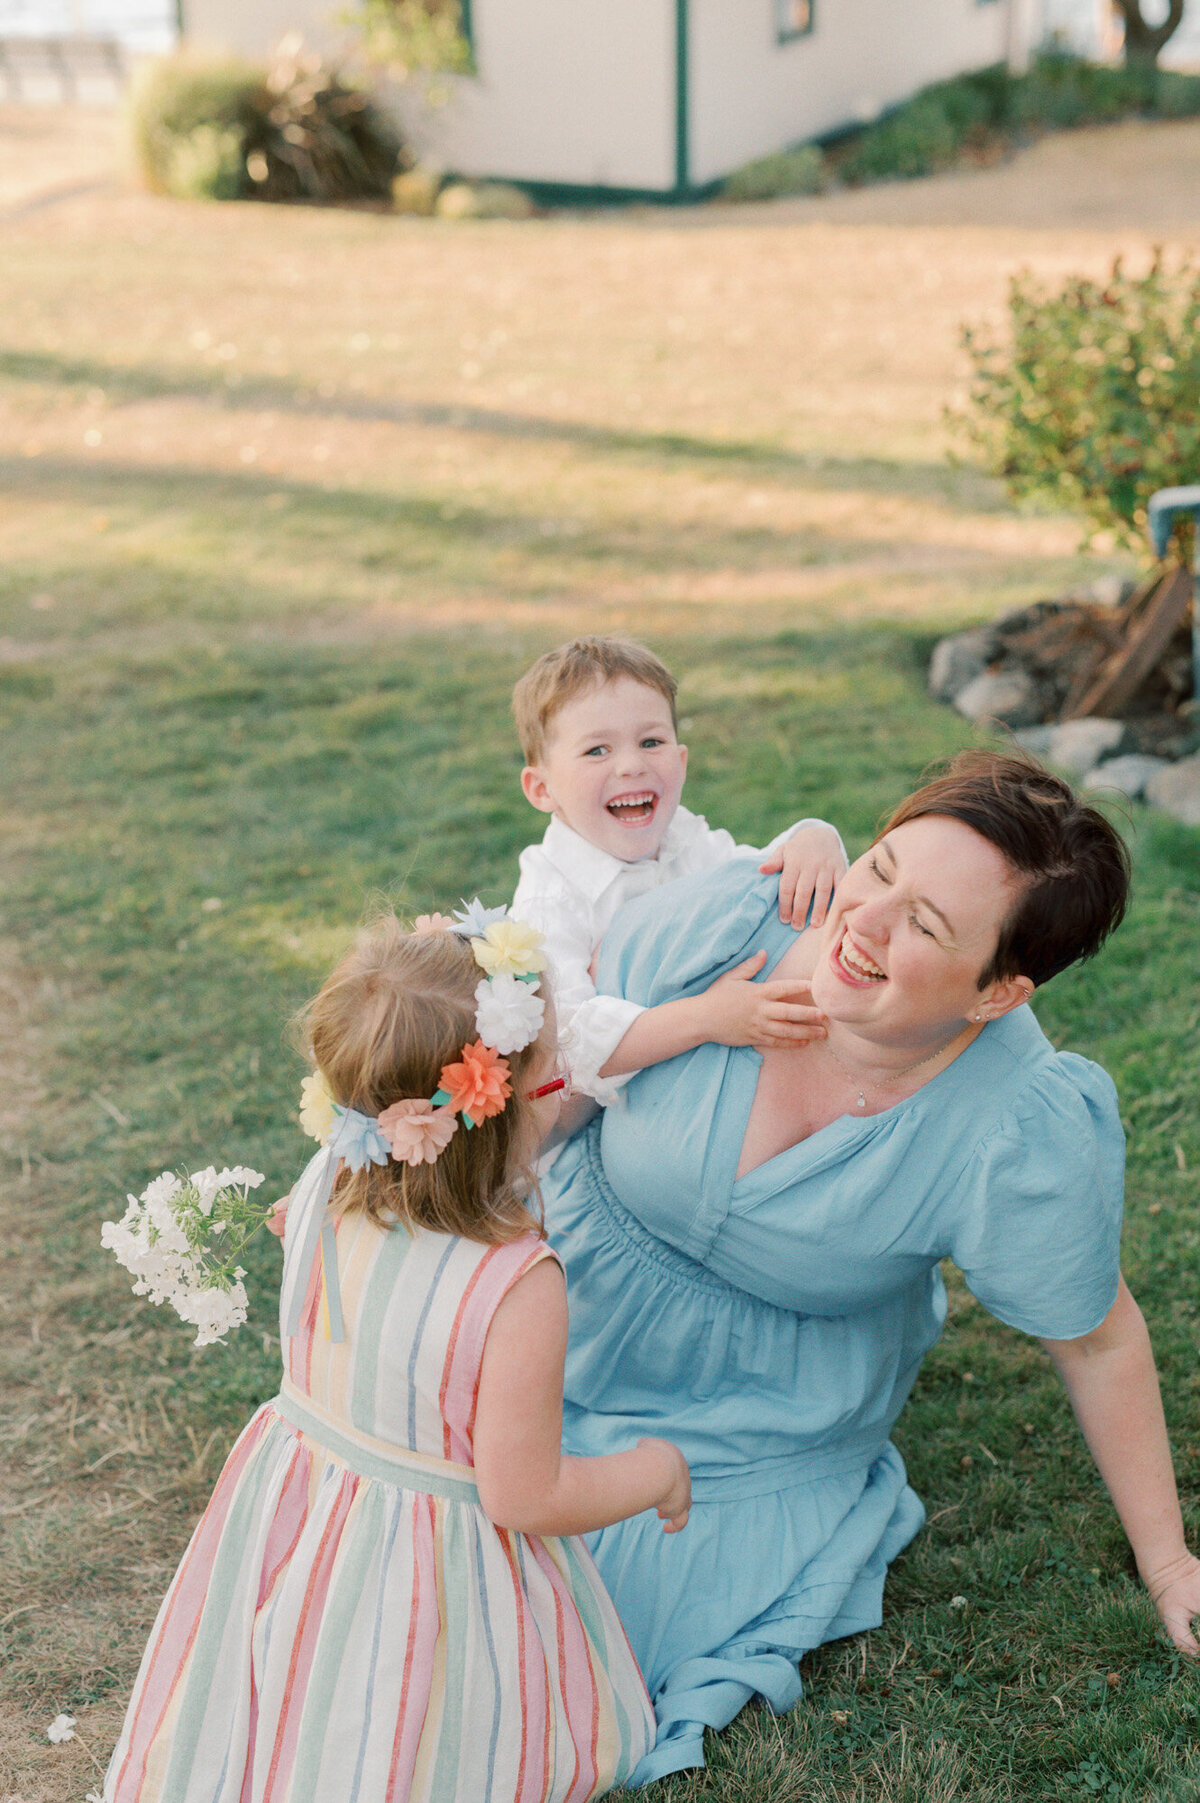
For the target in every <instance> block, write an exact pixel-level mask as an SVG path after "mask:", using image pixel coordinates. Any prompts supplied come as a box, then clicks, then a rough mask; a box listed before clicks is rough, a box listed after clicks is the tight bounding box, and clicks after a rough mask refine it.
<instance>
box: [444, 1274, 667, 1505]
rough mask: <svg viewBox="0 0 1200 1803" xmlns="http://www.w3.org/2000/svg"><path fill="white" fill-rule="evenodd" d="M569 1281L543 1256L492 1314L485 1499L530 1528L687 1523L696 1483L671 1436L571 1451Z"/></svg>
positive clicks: (479, 1473) (482, 1448) (480, 1460)
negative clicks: (604, 1451)
mask: <svg viewBox="0 0 1200 1803" xmlns="http://www.w3.org/2000/svg"><path fill="white" fill-rule="evenodd" d="M566 1351H567V1286H566V1283H565V1281H564V1279H563V1274H562V1271H561V1269H560V1268H559V1266H558V1265H557V1264H555V1262H554V1261H553V1260H552V1259H549V1258H546V1259H543V1260H542V1261H541V1262H540V1263H539V1264H536V1265H534V1267H533V1269H532V1270H531V1271H527V1272H526V1273H525V1275H524V1276H523V1277H520V1278H518V1279H517V1281H516V1283H514V1285H513V1287H512V1289H511V1290H510V1291H509V1292H508V1294H507V1296H505V1298H504V1300H503V1302H502V1303H501V1304H500V1306H499V1308H498V1309H497V1310H496V1312H495V1314H494V1315H493V1316H492V1324H491V1326H490V1327H489V1329H488V1336H487V1341H486V1343H485V1345H484V1349H483V1364H482V1367H481V1369H480V1374H479V1399H478V1402H477V1404H476V1411H475V1432H474V1447H475V1479H476V1482H477V1483H478V1485H479V1500H480V1501H481V1502H482V1504H483V1506H484V1508H485V1509H486V1511H487V1513H488V1514H489V1515H490V1516H491V1518H492V1520H493V1521H494V1522H495V1523H496V1524H497V1526H498V1527H503V1528H515V1529H516V1530H517V1531H518V1532H520V1533H525V1534H586V1533H590V1532H591V1530H592V1529H593V1528H604V1527H608V1526H609V1525H610V1524H611V1523H612V1522H614V1521H624V1520H625V1518H626V1516H628V1515H640V1514H641V1512H642V1510H643V1509H657V1510H658V1513H659V1515H660V1516H662V1518H663V1524H664V1528H665V1531H666V1532H667V1533H668V1534H672V1533H676V1532H678V1530H679V1529H680V1528H682V1527H684V1526H685V1525H686V1523H687V1518H688V1510H689V1509H690V1507H691V1500H692V1487H691V1480H690V1478H689V1476H688V1468H687V1465H686V1463H685V1462H684V1457H683V1454H682V1453H681V1452H680V1450H679V1448H678V1447H677V1446H672V1444H671V1442H670V1441H669V1440H639V1441H638V1444H637V1445H636V1446H635V1447H631V1448H630V1449H629V1451H628V1452H617V1453H610V1454H609V1455H608V1456H607V1457H605V1458H597V1459H574V1458H568V1457H566V1456H565V1455H564V1453H563V1451H562V1398H563V1362H564V1359H565V1357H566Z"/></svg>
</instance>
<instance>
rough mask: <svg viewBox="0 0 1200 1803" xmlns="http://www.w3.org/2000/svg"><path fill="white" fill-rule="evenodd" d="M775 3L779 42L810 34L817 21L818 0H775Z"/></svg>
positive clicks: (776, 30)
mask: <svg viewBox="0 0 1200 1803" xmlns="http://www.w3.org/2000/svg"><path fill="white" fill-rule="evenodd" d="M774 5H775V40H776V42H777V43H780V44H786V43H787V42H788V41H789V40H790V39H791V38H805V37H807V36H808V34H809V32H810V31H811V30H812V28H813V25H814V23H815V17H814V15H815V12H816V0H774Z"/></svg>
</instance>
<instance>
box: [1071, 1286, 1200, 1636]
mask: <svg viewBox="0 0 1200 1803" xmlns="http://www.w3.org/2000/svg"><path fill="white" fill-rule="evenodd" d="M1042 1345H1043V1346H1044V1347H1045V1349H1046V1351H1047V1352H1048V1353H1049V1355H1050V1358H1051V1360H1052V1361H1053V1363H1054V1367H1055V1369H1056V1371H1057V1372H1058V1375H1059V1376H1060V1377H1061V1378H1062V1380H1063V1383H1064V1384H1065V1385H1066V1389H1067V1394H1068V1396H1069V1397H1070V1399H1071V1407H1072V1408H1073V1409H1074V1411H1075V1417H1076V1419H1077V1421H1078V1422H1079V1425H1080V1427H1081V1429H1082V1430H1083V1437H1084V1439H1085V1440H1086V1441H1087V1443H1088V1447H1089V1450H1090V1451H1091V1454H1092V1457H1093V1458H1094V1459H1095V1461H1096V1465H1097V1468H1098V1470H1099V1472H1100V1475H1101V1477H1102V1478H1103V1479H1104V1482H1105V1483H1106V1485H1107V1486H1108V1492H1109V1495H1110V1496H1111V1497H1112V1499H1113V1503H1114V1505H1115V1507H1116V1511H1117V1514H1118V1515H1119V1516H1120V1518H1121V1525H1122V1526H1123V1528H1124V1529H1125V1532H1126V1533H1127V1534H1128V1536H1129V1541H1130V1545H1131V1546H1132V1547H1133V1551H1134V1556H1135V1558H1136V1559H1137V1567H1138V1571H1139V1572H1140V1574H1141V1577H1142V1581H1143V1583H1144V1584H1145V1586H1146V1588H1147V1590H1148V1591H1149V1592H1150V1595H1151V1596H1152V1598H1153V1599H1154V1603H1155V1605H1156V1607H1157V1609H1158V1612H1159V1615H1160V1616H1161V1617H1162V1621H1163V1625H1164V1627H1165V1628H1166V1630H1167V1632H1168V1633H1169V1634H1170V1636H1171V1639H1172V1640H1173V1641H1174V1642H1175V1645H1176V1646H1177V1647H1179V1649H1180V1650H1181V1652H1185V1653H1200V1644H1198V1643H1197V1641H1196V1637H1195V1635H1194V1634H1193V1632H1192V1627H1191V1620H1192V1617H1193V1616H1194V1615H1198V1614H1200V1560H1198V1559H1195V1558H1193V1557H1192V1555H1191V1553H1189V1552H1188V1549H1187V1546H1186V1544H1185V1542H1184V1538H1183V1519H1182V1517H1181V1515H1180V1512H1179V1497H1178V1494H1177V1492H1176V1489H1175V1473H1174V1471H1173V1469H1172V1465H1171V1449H1170V1447H1169V1445H1168V1444H1167V1428H1166V1422H1165V1421H1164V1419H1163V1408H1162V1397H1161V1395H1160V1393H1159V1387H1158V1373H1157V1372H1156V1370H1155V1368H1154V1354H1153V1351H1152V1350H1151V1347H1150V1336H1149V1334H1148V1333H1147V1331H1146V1323H1145V1321H1144V1320H1143V1319H1142V1311H1141V1310H1140V1309H1139V1307H1138V1305H1137V1303H1136V1302H1135V1301H1134V1299H1133V1297H1132V1296H1131V1295H1130V1293H1129V1290H1128V1289H1127V1288H1126V1285H1125V1280H1124V1278H1122V1279H1121V1283H1120V1288H1119V1289H1118V1291H1117V1299H1116V1301H1115V1302H1114V1303H1113V1305H1112V1307H1111V1309H1110V1310H1109V1311H1108V1314H1107V1315H1106V1316H1105V1318H1104V1320H1103V1321H1102V1322H1101V1323H1100V1325H1099V1327H1097V1328H1095V1329H1094V1330H1093V1331H1092V1332H1091V1333H1088V1334H1084V1335H1083V1336H1082V1337H1081V1338H1080V1339H1077V1340H1043V1341H1042Z"/></svg>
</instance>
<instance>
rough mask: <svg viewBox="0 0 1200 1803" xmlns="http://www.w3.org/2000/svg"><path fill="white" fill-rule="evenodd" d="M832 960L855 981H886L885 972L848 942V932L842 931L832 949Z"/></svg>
mask: <svg viewBox="0 0 1200 1803" xmlns="http://www.w3.org/2000/svg"><path fill="white" fill-rule="evenodd" d="M833 961H834V963H835V964H836V965H837V967H838V969H839V970H841V971H842V972H843V973H844V975H846V976H848V977H851V978H852V979H853V980H854V982H856V983H886V982H887V972H886V971H882V970H880V968H879V966H878V964H876V963H875V961H874V959H873V958H868V957H867V954H866V953H865V952H860V951H856V950H855V948H854V946H853V945H851V943H850V935H849V933H847V932H845V931H843V933H842V936H841V938H840V940H839V941H838V943H837V946H836V948H835V950H834V954H833Z"/></svg>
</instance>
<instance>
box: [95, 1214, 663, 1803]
mask: <svg viewBox="0 0 1200 1803" xmlns="http://www.w3.org/2000/svg"><path fill="white" fill-rule="evenodd" d="M337 1240H338V1272H339V1281H340V1285H341V1294H342V1306H343V1309H344V1311H345V1321H346V1339H345V1341H344V1343H342V1344H340V1345H333V1344H331V1343H330V1342H329V1341H328V1340H327V1339H326V1338H325V1335H324V1331H323V1326H322V1306H321V1283H320V1267H319V1261H318V1262H317V1266H316V1268H315V1269H314V1272H313V1274H312V1276H311V1278H310V1280H309V1285H308V1292H307V1295H306V1298H305V1307H304V1315H303V1320H302V1325H301V1330H300V1333H299V1334H298V1335H297V1336H296V1338H295V1339H294V1340H292V1341H291V1342H290V1343H287V1344H286V1345H285V1351H286V1352H287V1372H286V1375H285V1378H284V1382H283V1385H282V1388H281V1391H280V1394H279V1396H278V1397H276V1398H275V1399H274V1400H273V1401H271V1402H268V1403H265V1404H264V1405H263V1407H262V1408H261V1409H260V1410H259V1411H258V1413H257V1414H256V1415H255V1416H254V1418H253V1419H252V1420H251V1422H250V1423H249V1425H248V1426H247V1427H246V1429H245V1430H244V1432H243V1433H242V1435H241V1438H240V1439H239V1440H238V1442H237V1445H236V1446H235V1447H234V1449H233V1451H232V1452H231V1454H230V1456H229V1459H228V1461H227V1463H226V1466H225V1469H224V1471H223V1472H222V1474H221V1477H220V1479H219V1480H218V1483H217V1487H216V1490H215V1492H214V1494H213V1497H212V1500H211V1502H210V1503H209V1506H208V1508H207V1510H206V1511H205V1514H204V1516H203V1517H202V1519H201V1521H200V1524H199V1526H198V1527H197V1529H196V1531H195V1534H194V1535H193V1537H192V1541H191V1544H190V1545H189V1547H188V1549H187V1552H186V1553H185V1554H184V1558H183V1562H182V1564H181V1565H180V1568H179V1571H178V1572H177V1574H176V1576H175V1579H174V1582H173V1583H172V1585H171V1588H170V1590H169V1591H168V1593H167V1595H166V1597H165V1599H164V1601H163V1604H162V1607H161V1609H160V1611H159V1614H158V1619H157V1621H156V1622H155V1625H154V1629H153V1632H152V1634H151V1636H150V1643H149V1645H148V1647H147V1649H146V1652H145V1655H144V1657H143V1660H142V1665H141V1670H140V1671H139V1674H138V1678H137V1683H136V1685H135V1688H134V1693H133V1698H132V1700H131V1702H130V1705H129V1710H128V1713H127V1715H126V1719H125V1725H124V1728H123V1730H122V1734H121V1738H120V1740H119V1742H118V1744H117V1747H116V1751H115V1752H114V1754H113V1757H112V1762H111V1764H110V1766H109V1770H108V1775H107V1778H106V1781H105V1788H104V1792H103V1795H104V1799H105V1803H584V1799H587V1798H591V1797H598V1796H601V1795H602V1794H603V1793H604V1792H605V1791H606V1790H608V1789H610V1788H611V1787H612V1786H613V1785H615V1784H619V1783H621V1782H623V1781H624V1779H625V1778H627V1777H628V1776H629V1774H630V1773H631V1772H632V1770H633V1768H634V1767H635V1766H636V1764H637V1763H638V1761H639V1760H640V1759H641V1758H642V1757H643V1755H644V1754H645V1753H646V1752H647V1751H648V1750H649V1748H650V1747H651V1746H652V1744H653V1741H654V1732H655V1730H654V1717H653V1712H652V1710H651V1707H650V1703H649V1700H648V1698H647V1696H646V1691H645V1687H644V1685H643V1683H642V1680H641V1676H640V1674H639V1672H638V1669H637V1665H636V1662H635V1660H634V1657H633V1654H632V1653H631V1652H630V1650H629V1644H628V1642H627V1640H626V1638H625V1635H624V1632H623V1630H622V1628H621V1625H620V1622H619V1621H618V1619H617V1616H616V1613H615V1611H614V1609H613V1606H612V1603H611V1602H610V1600H609V1597H608V1595H607V1593H606V1591H605V1590H604V1588H603V1585H602V1584H601V1581H600V1579H599V1577H598V1575H597V1573H596V1570H595V1567H594V1566H593V1564H592V1561H591V1558H590V1556H589V1554H588V1552H587V1550H586V1548H585V1547H584V1545H583V1543H582V1542H581V1541H579V1540H575V1539H545V1540H542V1539H537V1538H535V1537H533V1536H529V1535H522V1534H516V1533H511V1532H508V1531H505V1530H502V1529H500V1528H497V1527H496V1526H495V1525H494V1523H492V1522H491V1521H490V1520H489V1519H488V1517H487V1516H486V1515H485V1514H484V1512H483V1509H482V1508H481V1506H480V1503H479V1499H478V1492H477V1491H476V1489H475V1486H474V1482H473V1476H472V1471H471V1444H472V1439H471V1436H472V1428H473V1425H474V1415H475V1403H476V1398H477V1395H478V1385H479V1370H480V1363H481V1360H482V1355H483V1346H484V1340H485V1338H486V1335H487V1330H488V1326H489V1324H490V1322H491V1319H492V1315H493V1314H494V1312H495V1309H496V1307H497V1306H498V1304H499V1303H500V1301H501V1299H502V1298H503V1296H504V1295H505V1293H506V1292H507V1290H508V1289H509V1288H510V1287H511V1285H512V1284H513V1283H514V1282H515V1281H516V1280H517V1278H518V1277H520V1276H521V1275H522V1274H523V1273H524V1272H525V1271H527V1270H529V1269H530V1268H531V1267H532V1266H533V1265H534V1264H536V1263H537V1262H538V1260H539V1259H542V1258H545V1257H553V1256H554V1255H553V1253H551V1252H550V1250H549V1248H548V1247H547V1246H546V1245H545V1244H544V1243H543V1242H542V1241H540V1240H538V1239H536V1238H535V1237H534V1236H533V1235H532V1234H530V1235H527V1236H526V1237H525V1238H523V1239H521V1240H518V1241H516V1242H514V1243H513V1244H511V1245H508V1246H501V1247H488V1246H481V1245H478V1244H476V1243H475V1242H473V1241H470V1240H464V1239H458V1238H454V1237H450V1236H448V1235H443V1234H434V1233H426V1232H424V1231H417V1232H415V1233H412V1234H409V1233H408V1232H406V1231H404V1230H402V1229H399V1228H397V1229H394V1230H393V1231H391V1232H382V1231H380V1230H379V1229H378V1228H376V1227H374V1226H372V1225H371V1224H370V1223H369V1222H368V1221H366V1220H363V1219H361V1218H355V1219H352V1220H348V1221H343V1222H341V1223H340V1224H339V1227H338V1235H337ZM285 1256H286V1251H285Z"/></svg>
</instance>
